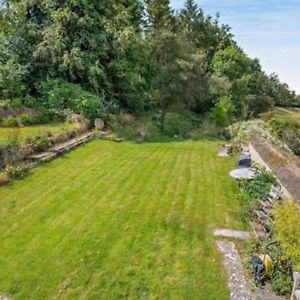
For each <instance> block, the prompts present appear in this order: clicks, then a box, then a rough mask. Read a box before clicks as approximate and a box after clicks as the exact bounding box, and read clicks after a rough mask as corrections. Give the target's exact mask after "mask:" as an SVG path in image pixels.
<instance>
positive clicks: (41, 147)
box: [32, 135, 51, 152]
mask: <svg viewBox="0 0 300 300" xmlns="http://www.w3.org/2000/svg"><path fill="white" fill-rule="evenodd" d="M32 140H33V143H34V145H35V151H36V152H42V151H45V150H47V149H48V148H49V146H50V145H51V143H50V140H49V139H48V137H46V136H44V135H38V136H36V137H34V138H33V139H32Z"/></svg>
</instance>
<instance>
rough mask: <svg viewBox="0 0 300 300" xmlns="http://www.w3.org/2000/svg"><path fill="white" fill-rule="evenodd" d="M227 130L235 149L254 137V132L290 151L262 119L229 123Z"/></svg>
mask: <svg viewBox="0 0 300 300" xmlns="http://www.w3.org/2000/svg"><path fill="white" fill-rule="evenodd" d="M227 130H228V132H229V135H230V137H231V141H232V145H233V146H234V147H235V148H237V149H238V148H240V147H241V146H242V145H246V144H248V143H249V141H250V140H251V139H252V137H254V136H255V135H256V134H259V135H261V136H262V137H264V138H266V139H268V140H269V141H271V142H272V143H273V144H274V145H277V146H278V147H280V148H282V149H283V150H285V151H288V152H292V151H291V149H290V148H289V147H288V146H287V145H286V144H284V143H283V142H282V141H280V140H279V139H278V138H277V137H275V136H274V135H272V133H271V129H270V127H269V126H268V124H267V123H266V122H264V121H262V120H251V121H242V122H237V123H235V124H232V125H230V126H229V127H228V128H227Z"/></svg>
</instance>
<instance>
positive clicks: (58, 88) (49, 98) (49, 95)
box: [39, 79, 104, 120]
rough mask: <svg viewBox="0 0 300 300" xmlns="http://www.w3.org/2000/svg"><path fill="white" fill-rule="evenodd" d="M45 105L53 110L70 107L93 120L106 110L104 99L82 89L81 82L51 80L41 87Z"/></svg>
mask: <svg viewBox="0 0 300 300" xmlns="http://www.w3.org/2000/svg"><path fill="white" fill-rule="evenodd" d="M39 90H40V93H41V95H42V99H43V102H44V105H45V106H46V107H48V108H49V109H51V110H64V109H70V110H72V111H73V112H75V113H78V114H80V113H81V114H83V115H84V116H85V117H86V118H88V119H90V120H93V119H95V118H96V117H98V116H99V114H100V113H101V112H103V111H104V104H103V99H102V98H101V97H99V96H97V95H95V94H92V93H90V92H88V91H85V90H83V89H82V87H81V86H80V85H79V84H73V83H69V82H64V81H62V80H58V79H56V80H49V81H46V82H43V83H42V84H41V85H40V87H39Z"/></svg>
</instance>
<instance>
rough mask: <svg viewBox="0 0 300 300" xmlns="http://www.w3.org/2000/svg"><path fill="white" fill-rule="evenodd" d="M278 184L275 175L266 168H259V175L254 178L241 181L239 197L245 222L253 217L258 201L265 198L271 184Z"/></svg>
mask: <svg viewBox="0 0 300 300" xmlns="http://www.w3.org/2000/svg"><path fill="white" fill-rule="evenodd" d="M276 184H277V183H276V179H275V177H274V175H273V174H272V173H271V172H268V171H266V170H265V169H260V170H258V171H257V176H256V177H255V178H254V179H253V180H243V181H241V183H240V189H241V191H240V194H239V197H238V198H239V200H240V203H241V207H242V219H243V221H244V222H247V221H248V220H249V219H251V218H252V217H253V213H254V212H253V211H254V208H255V207H256V204H257V201H258V200H263V199H265V198H266V197H267V195H268V193H269V191H270V189H271V186H272V185H276Z"/></svg>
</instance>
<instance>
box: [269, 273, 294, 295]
mask: <svg viewBox="0 0 300 300" xmlns="http://www.w3.org/2000/svg"><path fill="white" fill-rule="evenodd" d="M271 287H272V290H273V291H274V292H275V293H276V294H277V295H286V294H289V293H290V292H291V290H292V287H293V280H292V276H291V274H287V273H283V272H280V271H278V270H275V271H274V272H273V274H272V277H271Z"/></svg>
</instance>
